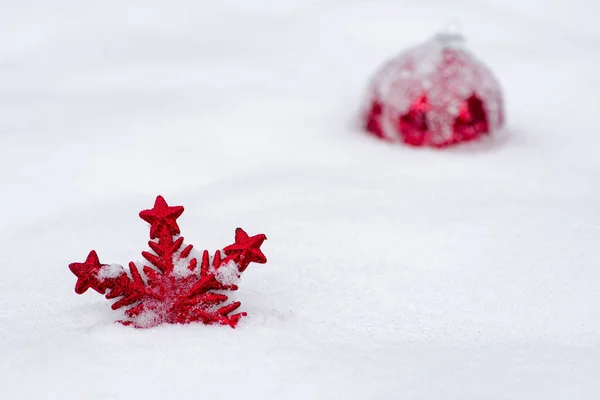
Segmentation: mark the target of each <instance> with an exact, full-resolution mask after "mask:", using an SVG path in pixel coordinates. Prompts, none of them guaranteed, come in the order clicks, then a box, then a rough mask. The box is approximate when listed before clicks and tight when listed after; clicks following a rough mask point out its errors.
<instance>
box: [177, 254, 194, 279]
mask: <svg viewBox="0 0 600 400" xmlns="http://www.w3.org/2000/svg"><path fill="white" fill-rule="evenodd" d="M174 258H175V260H173V276H174V277H176V278H186V277H188V276H190V275H192V274H194V273H195V272H194V271H192V270H190V268H189V266H190V262H191V260H192V259H193V258H194V257H191V256H188V257H186V258H179V257H178V256H177V255H175V256H174Z"/></svg>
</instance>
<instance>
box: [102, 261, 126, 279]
mask: <svg viewBox="0 0 600 400" xmlns="http://www.w3.org/2000/svg"><path fill="white" fill-rule="evenodd" d="M124 273H125V269H124V268H123V266H122V265H119V264H108V265H105V266H103V267H102V268H100V271H98V278H99V279H108V278H116V277H118V276H119V275H121V274H124Z"/></svg>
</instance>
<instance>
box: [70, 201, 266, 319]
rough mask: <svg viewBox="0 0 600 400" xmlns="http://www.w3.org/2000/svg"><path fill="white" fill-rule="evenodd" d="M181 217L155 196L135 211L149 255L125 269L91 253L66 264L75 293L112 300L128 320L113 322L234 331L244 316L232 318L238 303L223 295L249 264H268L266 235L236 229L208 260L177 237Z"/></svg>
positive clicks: (233, 287)
mask: <svg viewBox="0 0 600 400" xmlns="http://www.w3.org/2000/svg"><path fill="white" fill-rule="evenodd" d="M182 213H183V207H182V206H172V207H171V206H169V205H168V204H167V203H166V201H165V200H164V198H163V197H162V196H158V197H157V198H156V202H155V203H154V208H152V209H151V210H144V211H142V212H140V218H142V219H143V220H144V221H146V222H148V223H149V224H150V241H149V242H148V245H149V246H150V249H151V250H152V251H150V252H148V251H144V252H142V256H143V257H144V258H145V260H146V261H145V262H137V263H136V262H130V263H129V271H127V270H125V268H123V267H122V266H121V265H118V264H102V263H100V260H99V259H98V255H97V254H96V252H95V251H93V250H92V251H91V252H90V253H89V255H88V256H87V259H86V260H85V261H84V262H81V263H71V264H70V265H69V269H70V270H71V272H73V273H74V274H75V275H76V276H77V283H76V284H75V292H76V293H77V294H83V293H84V292H85V291H86V290H87V289H93V290H95V291H97V292H98V293H100V294H103V295H105V296H106V298H107V299H117V301H116V302H114V303H113V304H112V309H113V310H116V309H119V308H121V307H126V308H127V309H126V310H125V315H126V316H127V317H128V318H127V319H126V320H124V321H118V322H120V323H122V324H124V325H132V326H134V327H136V328H150V327H153V326H156V325H160V324H163V323H168V324H187V323H190V322H202V323H204V324H221V325H229V326H231V327H232V328H235V326H236V325H237V323H238V321H239V319H240V318H241V317H243V316H245V315H246V313H245V312H241V313H237V314H231V313H232V312H234V311H235V310H237V309H238V308H239V307H240V305H241V303H240V302H239V301H235V302H228V301H229V298H228V297H227V295H226V293H227V292H231V291H235V290H237V289H238V287H237V285H236V283H237V281H238V280H239V278H240V275H241V273H242V272H243V271H244V270H245V269H246V268H247V267H248V265H249V264H250V263H252V262H254V263H259V264H264V263H266V262H267V259H266V257H265V255H264V254H263V253H262V251H261V250H260V246H261V245H262V243H263V242H264V241H265V240H266V236H265V235H264V234H259V235H255V236H248V235H247V234H246V232H244V230H242V229H241V228H237V229H236V232H235V243H233V244H231V245H229V246H227V247H225V248H223V250H217V251H216V252H215V254H214V255H213V256H210V255H209V253H208V251H207V250H204V251H203V252H202V253H199V252H197V251H196V250H195V249H194V248H193V246H192V245H191V244H190V245H185V244H184V239H183V236H180V231H179V226H178V225H177V222H176V220H177V218H179V217H180V216H181V214H182Z"/></svg>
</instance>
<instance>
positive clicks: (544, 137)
mask: <svg viewBox="0 0 600 400" xmlns="http://www.w3.org/2000/svg"><path fill="white" fill-rule="evenodd" d="M598 15H600V5H599V4H597V2H593V1H591V0H570V1H567V0H553V1H542V0H531V1H528V2H523V1H517V0H481V1H474V0H448V1H442V0H424V1H420V2H399V1H391V0H371V1H367V0H364V1H357V0H355V1H352V0H329V1H317V0H312V1H311V0H286V1H283V0H220V1H205V0H197V1H193V0H172V1H168V2H167V1H158V0H147V1H143V2H142V1H134V0H106V1H90V0H77V1H75V0H54V1H51V2H50V1H43V0H21V1H7V0H5V1H2V5H1V6H0V26H2V35H0V184H1V186H0V187H1V188H2V199H1V200H0V202H1V205H2V207H0V221H2V232H1V233H0V249H1V250H2V263H1V265H2V266H1V267H0V268H2V269H1V271H0V272H1V273H0V398H1V399H11V400H12V399H44V400H47V399H60V400H70V399H82V398H84V399H103V400H104V399H133V398H136V399H137V398H144V399H166V398H173V399H198V398H210V399H231V398H244V399H286V400H287V399H292V400H293V399H303V400H306V399H360V400H363V399H385V400H388V399H445V400H450V399H457V400H459V399H460V400H465V399H477V400H479V399H490V400H499V399H503V400H504V399H511V400H512V399H527V400H531V399H543V400H555V399H597V398H599V397H600V381H599V380H598V376H599V374H600V245H599V243H600V240H599V239H600V158H599V157H598V154H597V153H598V147H599V146H600V135H599V130H598V116H599V115H600V96H599V93H600V78H599V77H600V74H599V71H600V27H599V26H598V23H597V18H598ZM455 17H458V18H459V19H460V25H461V27H462V31H463V33H464V35H465V36H466V37H467V42H466V43H467V45H468V47H469V49H470V50H471V51H473V52H474V53H475V54H476V55H477V56H478V57H479V58H480V59H481V60H482V61H483V62H484V63H485V64H486V65H488V66H489V67H490V68H491V69H492V70H493V71H494V73H495V74H496V75H497V76H498V78H499V80H500V83H501V85H502V87H503V89H504V91H505V96H506V109H507V123H508V127H509V134H508V136H507V137H506V138H503V139H502V140H496V141H493V142H492V143H490V144H486V145H478V146H477V145H476V146H467V147H461V148H457V149H449V150H445V151H433V150H416V149H411V148H406V147H403V146H401V145H396V146H390V145H388V144H385V143H382V142H378V141H376V140H375V139H373V138H371V137H370V136H367V135H364V134H362V133H361V132H360V131H359V130H358V129H357V124H356V122H357V121H356V117H357V115H359V111H360V105H361V102H362V100H363V99H362V96H363V94H364V92H365V90H366V86H367V83H368V80H369V78H370V77H371V74H372V73H374V72H375V71H376V69H377V68H378V67H379V66H380V65H381V63H382V62H383V61H384V60H386V59H388V58H389V57H391V56H393V55H395V54H397V52H398V51H399V50H402V49H405V48H408V47H410V46H412V45H414V44H416V43H418V42H421V41H422V40H424V39H426V38H428V37H430V36H431V35H432V34H434V33H435V32H437V31H438V30H439V29H441V28H443V27H444V26H445V25H446V24H447V22H448V21H449V20H452V19H453V18H455ZM157 194H162V195H163V196H164V197H165V199H166V200H167V202H168V203H169V204H172V205H183V206H185V208H186V211H185V212H184V214H183V215H182V217H181V218H180V219H179V222H180V227H181V230H182V235H183V236H184V237H185V240H186V243H192V244H194V246H195V248H196V249H198V250H199V251H200V250H201V249H204V248H206V249H209V251H210V252H211V254H213V252H214V250H216V249H219V248H222V247H223V246H225V245H228V244H230V243H233V240H234V232H235V228H236V227H238V226H240V227H242V228H244V229H245V230H246V231H247V232H248V234H250V235H253V234H257V233H265V234H266V235H267V237H268V240H267V241H266V242H265V243H264V246H263V250H264V252H265V254H266V256H267V258H268V263H267V264H264V265H256V264H253V265H251V266H250V267H249V268H248V269H247V270H246V271H245V272H244V274H243V277H242V280H241V282H240V290H239V291H238V292H237V293H236V296H237V299H239V300H240V301H241V302H242V307H241V309H240V311H246V312H248V316H247V317H245V318H244V319H242V321H241V323H240V325H239V326H238V328H236V329H235V330H232V329H230V328H228V327H206V326H202V325H193V326H161V327H158V328H153V329H150V330H136V329H133V328H131V327H124V326H120V325H119V324H115V323H114V321H115V320H116V319H118V318H120V317H121V315H119V313H117V312H113V311H111V310H110V302H108V301H107V300H105V299H103V298H102V297H101V296H100V295H98V294H97V293H95V292H93V291H89V292H87V293H85V294H84V295H82V296H78V295H76V294H75V292H74V289H73V288H74V284H75V277H74V276H73V274H72V273H71V272H70V271H69V269H68V264H69V263H70V262H74V261H83V260H85V258H86V256H87V254H88V253H89V251H90V250H92V249H95V250H96V251H97V252H98V255H99V257H100V261H101V262H102V263H113V262H114V263H119V264H121V265H127V263H128V262H129V261H130V260H138V259H140V254H139V253H140V252H141V251H143V250H147V248H148V246H147V241H148V228H147V224H146V223H145V222H144V221H142V220H141V219H140V218H139V217H138V213H139V211H141V210H142V209H146V208H151V207H152V205H153V204H154V199H155V196H156V195H157Z"/></svg>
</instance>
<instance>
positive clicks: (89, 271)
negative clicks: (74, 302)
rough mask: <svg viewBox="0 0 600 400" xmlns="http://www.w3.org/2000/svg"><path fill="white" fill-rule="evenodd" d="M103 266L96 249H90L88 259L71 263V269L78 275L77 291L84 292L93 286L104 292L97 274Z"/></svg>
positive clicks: (78, 292) (99, 291)
mask: <svg viewBox="0 0 600 400" xmlns="http://www.w3.org/2000/svg"><path fill="white" fill-rule="evenodd" d="M102 266H103V264H100V260H99V259H98V255H97V254H96V252H95V251H94V250H92V251H90V254H88V256H87V259H86V260H85V261H84V262H82V263H71V264H69V269H70V270H71V272H73V274H75V276H77V283H76V284H75V293H77V294H82V293H85V292H86V290H88V289H90V288H91V289H94V290H95V291H97V292H98V293H101V294H102V293H103V292H104V290H102V288H101V287H100V284H99V283H100V282H99V281H98V276H97V275H98V271H99V270H100V268H102Z"/></svg>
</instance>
